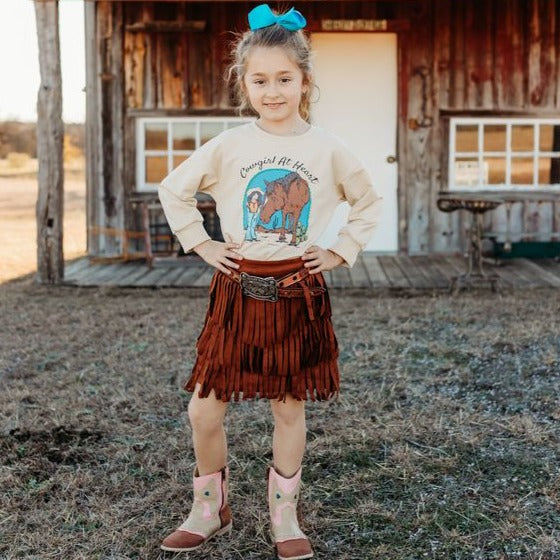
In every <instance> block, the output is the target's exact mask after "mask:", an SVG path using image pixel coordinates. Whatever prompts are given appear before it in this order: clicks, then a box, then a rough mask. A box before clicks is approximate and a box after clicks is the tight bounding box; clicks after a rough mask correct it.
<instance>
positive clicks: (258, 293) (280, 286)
mask: <svg viewBox="0 0 560 560" xmlns="http://www.w3.org/2000/svg"><path fill="white" fill-rule="evenodd" d="M230 270H231V274H230V275H227V276H228V278H231V279H232V280H234V281H235V282H237V283H238V284H241V287H242V289H243V294H244V295H248V296H250V297H253V298H255V299H261V300H265V301H278V297H305V298H306V299H307V298H308V297H309V296H318V295H321V294H322V293H323V292H325V291H326V290H325V288H322V287H321V286H307V285H306V284H304V285H303V288H289V289H288V288H286V286H291V285H292V284H296V283H297V282H300V281H301V280H303V279H304V278H306V277H307V276H309V269H307V268H305V267H304V268H301V269H300V270H298V271H297V272H292V273H290V274H287V275H286V276H283V277H282V278H280V279H278V280H276V278H274V277H272V276H267V277H266V278H265V277H262V276H253V275H252V274H247V273H246V272H241V273H240V272H237V270H233V269H230Z"/></svg>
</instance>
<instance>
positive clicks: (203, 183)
mask: <svg viewBox="0 0 560 560" xmlns="http://www.w3.org/2000/svg"><path fill="white" fill-rule="evenodd" d="M218 139H219V136H217V137H214V138H212V139H211V140H209V141H208V142H206V143H205V144H203V145H202V146H200V147H199V148H198V149H197V150H195V151H194V152H193V153H192V154H191V155H190V156H189V157H188V158H187V159H186V160H185V161H183V162H182V163H180V164H179V165H178V166H177V167H176V168H175V169H174V170H173V171H172V172H171V173H170V174H169V175H167V177H165V179H163V181H162V182H161V183H160V184H159V186H158V197H159V200H160V202H161V205H162V207H163V212H164V214H165V217H166V219H167V222H168V223H169V227H170V228H171V231H172V232H173V233H174V234H175V235H176V236H177V239H179V242H180V243H181V245H182V247H183V250H184V251H185V253H188V252H189V251H191V250H192V249H193V247H196V246H197V245H199V244H200V243H202V242H203V241H207V240H208V239H211V237H210V236H209V235H208V233H207V231H206V230H205V229H204V226H203V222H204V219H203V217H202V214H201V213H200V212H199V210H198V209H197V207H196V204H197V200H196V198H195V196H194V195H195V193H196V192H197V191H208V192H209V191H211V189H212V187H213V186H214V185H215V184H216V183H217V182H218V180H219V176H218V175H219V156H218V148H219V142H218Z"/></svg>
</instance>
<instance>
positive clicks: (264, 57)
mask: <svg viewBox="0 0 560 560" xmlns="http://www.w3.org/2000/svg"><path fill="white" fill-rule="evenodd" d="M243 84H244V87H245V91H246V93H247V96H248V97H249V101H250V102H251V105H252V106H253V108H254V109H255V111H257V113H258V114H259V116H260V118H261V121H263V123H264V122H267V123H268V124H272V126H273V127H274V126H276V127H278V126H279V125H281V124H285V125H290V124H294V123H296V122H297V121H298V120H300V119H301V117H300V115H299V103H300V100H301V94H302V93H303V92H304V91H306V90H307V87H308V86H307V84H304V83H303V72H302V71H301V70H300V68H299V67H298V66H297V64H295V63H294V62H293V61H292V60H291V59H290V58H289V57H288V55H287V53H286V51H285V50H284V49H282V48H281V47H253V49H251V51H250V53H249V56H248V60H247V71H246V73H245V76H244V77H243Z"/></svg>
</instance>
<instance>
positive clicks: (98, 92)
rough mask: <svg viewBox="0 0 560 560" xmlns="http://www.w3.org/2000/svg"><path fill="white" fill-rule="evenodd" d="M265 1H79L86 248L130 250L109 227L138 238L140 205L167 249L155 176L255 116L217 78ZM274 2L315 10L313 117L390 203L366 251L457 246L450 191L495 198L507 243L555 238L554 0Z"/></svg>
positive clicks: (558, 9)
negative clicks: (237, 36) (446, 201)
mask: <svg viewBox="0 0 560 560" xmlns="http://www.w3.org/2000/svg"><path fill="white" fill-rule="evenodd" d="M259 3H260V2H238V1H222V2H212V1H155V0H154V1H110V0H99V1H86V2H85V28H86V59H87V60H86V63H87V94H86V97H87V123H86V124H87V152H88V153H87V192H88V195H87V222H88V232H89V233H88V253H89V254H90V255H92V256H102V255H119V254H122V252H123V251H125V250H130V247H123V241H122V239H123V238H122V237H119V236H118V235H115V232H118V231H121V230H136V231H139V230H141V229H142V220H141V216H140V215H139V214H140V210H141V208H142V207H141V205H139V201H141V200H144V201H146V200H148V201H149V202H150V204H148V205H147V206H146V205H144V207H143V208H144V210H145V209H146V207H148V208H149V210H150V213H149V220H150V223H151V225H150V228H151V233H152V241H151V243H152V244H153V247H154V250H156V251H157V250H158V237H157V236H155V237H154V236H153V234H154V233H156V234H157V233H158V230H157V228H158V224H159V227H160V228H164V226H165V224H162V223H161V222H162V220H163V222H165V219H164V217H163V214H162V213H161V212H160V213H159V214H158V211H157V194H156V188H157V184H158V182H159V181H160V180H161V179H162V178H163V177H164V176H165V175H166V174H167V173H168V172H169V171H170V170H171V169H172V168H173V167H175V166H176V165H177V164H178V163H179V162H180V161H182V160H183V159H184V158H186V157H188V155H189V154H190V153H192V150H194V149H196V148H197V147H198V146H200V144H201V143H203V142H204V141H206V140H207V139H209V138H211V137H212V136H213V135H215V134H218V133H219V132H220V131H221V130H224V128H227V127H230V126H236V125H237V124H238V123H239V122H245V121H246V120H247V119H251V118H254V116H251V115H247V116H246V117H244V118H240V117H239V116H238V114H237V113H236V111H235V99H234V98H233V94H232V87H231V84H228V83H226V82H225V81H224V70H225V68H226V66H227V64H228V60H229V49H230V42H231V40H232V38H233V37H232V34H231V33H230V32H231V31H235V32H242V31H244V30H246V29H247V27H248V25H247V13H248V12H249V11H250V10H251V9H252V8H253V7H254V6H256V5H257V4H259ZM269 5H270V6H271V8H273V9H278V10H279V11H281V12H283V11H286V10H287V9H289V7H291V6H294V7H295V8H296V9H297V10H299V11H301V12H302V13H303V14H304V16H305V17H306V19H307V22H308V24H307V26H306V32H307V33H308V34H309V37H310V39H311V43H312V46H313V50H314V53H315V57H314V67H315V79H316V83H317V85H318V88H315V90H314V91H315V94H314V95H313V96H312V101H313V102H314V103H313V104H312V122H314V123H315V124H318V125H320V126H324V127H326V128H328V129H330V130H332V131H333V132H335V133H337V134H339V135H340V136H341V137H343V138H344V139H345V140H346V141H347V142H348V143H349V144H350V145H351V147H352V148H353V149H354V150H355V151H356V153H357V154H358V155H359V156H360V157H361V158H362V159H363V161H364V162H365V163H366V164H367V165H368V166H369V169H370V171H371V174H372V177H373V179H374V182H375V184H376V186H377V188H378V189H379V191H380V192H381V193H382V194H383V196H384V198H385V211H384V216H383V222H382V224H381V227H380V228H379V231H378V233H377V235H376V236H375V238H374V239H373V240H372V242H371V243H370V245H369V246H368V247H367V249H369V250H372V251H380V252H393V253H397V252H399V253H408V254H429V253H438V252H439V253H450V252H456V251H460V250H462V249H463V248H464V246H465V242H466V235H467V233H466V228H467V226H468V223H469V222H468V220H469V219H470V218H469V216H468V215H465V214H464V213H463V212H462V211H458V212H450V213H446V212H442V211H440V210H439V209H438V206H437V199H438V196H440V192H441V191H449V192H452V193H455V194H456V195H457V196H461V195H464V194H465V193H467V194H470V195H473V194H474V195H476V196H492V197H494V198H496V197H502V198H503V200H504V201H505V202H506V203H507V204H502V205H501V206H499V207H498V208H496V209H495V210H493V211H491V212H488V213H487V214H485V216H484V218H485V226H484V227H485V231H486V233H487V235H490V236H492V235H494V237H495V238H496V239H498V240H500V239H501V240H504V239H506V238H509V239H510V240H512V241H514V242H515V241H523V240H525V241H556V240H558V239H559V237H558V236H559V232H560V198H557V197H559V196H560V194H559V193H560V2H559V1H558V0H416V1H415V0H405V1H398V0H393V1H368V2H359V1H320V2H319V1H310V2H292V3H289V4H286V3H284V2H282V3H277V2H269ZM206 203H207V201H205V200H203V199H202V198H201V200H200V205H201V206H200V207H201V209H202V210H203V209H204V204H206ZM343 206H344V205H342V206H341V208H340V213H338V214H337V216H335V219H334V220H333V224H332V228H331V229H332V231H330V232H327V234H326V238H327V237H328V236H334V235H336V231H337V230H338V228H339V227H340V225H341V223H342V220H343V219H344V217H345V212H346V211H347V209H345V208H344V207H343ZM158 215H159V218H158ZM208 224H209V226H208V227H211V222H210V220H209V221H208ZM212 231H213V232H217V233H215V235H219V228H214V229H213V230H212ZM138 243H141V240H140V241H138Z"/></svg>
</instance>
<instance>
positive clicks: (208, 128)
mask: <svg viewBox="0 0 560 560" xmlns="http://www.w3.org/2000/svg"><path fill="white" fill-rule="evenodd" d="M223 130H224V123H221V122H206V123H205V122H203V123H200V145H201V146H202V144H205V143H206V142H208V140H210V139H211V138H214V136H218V134H220V132H222V131H223Z"/></svg>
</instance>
